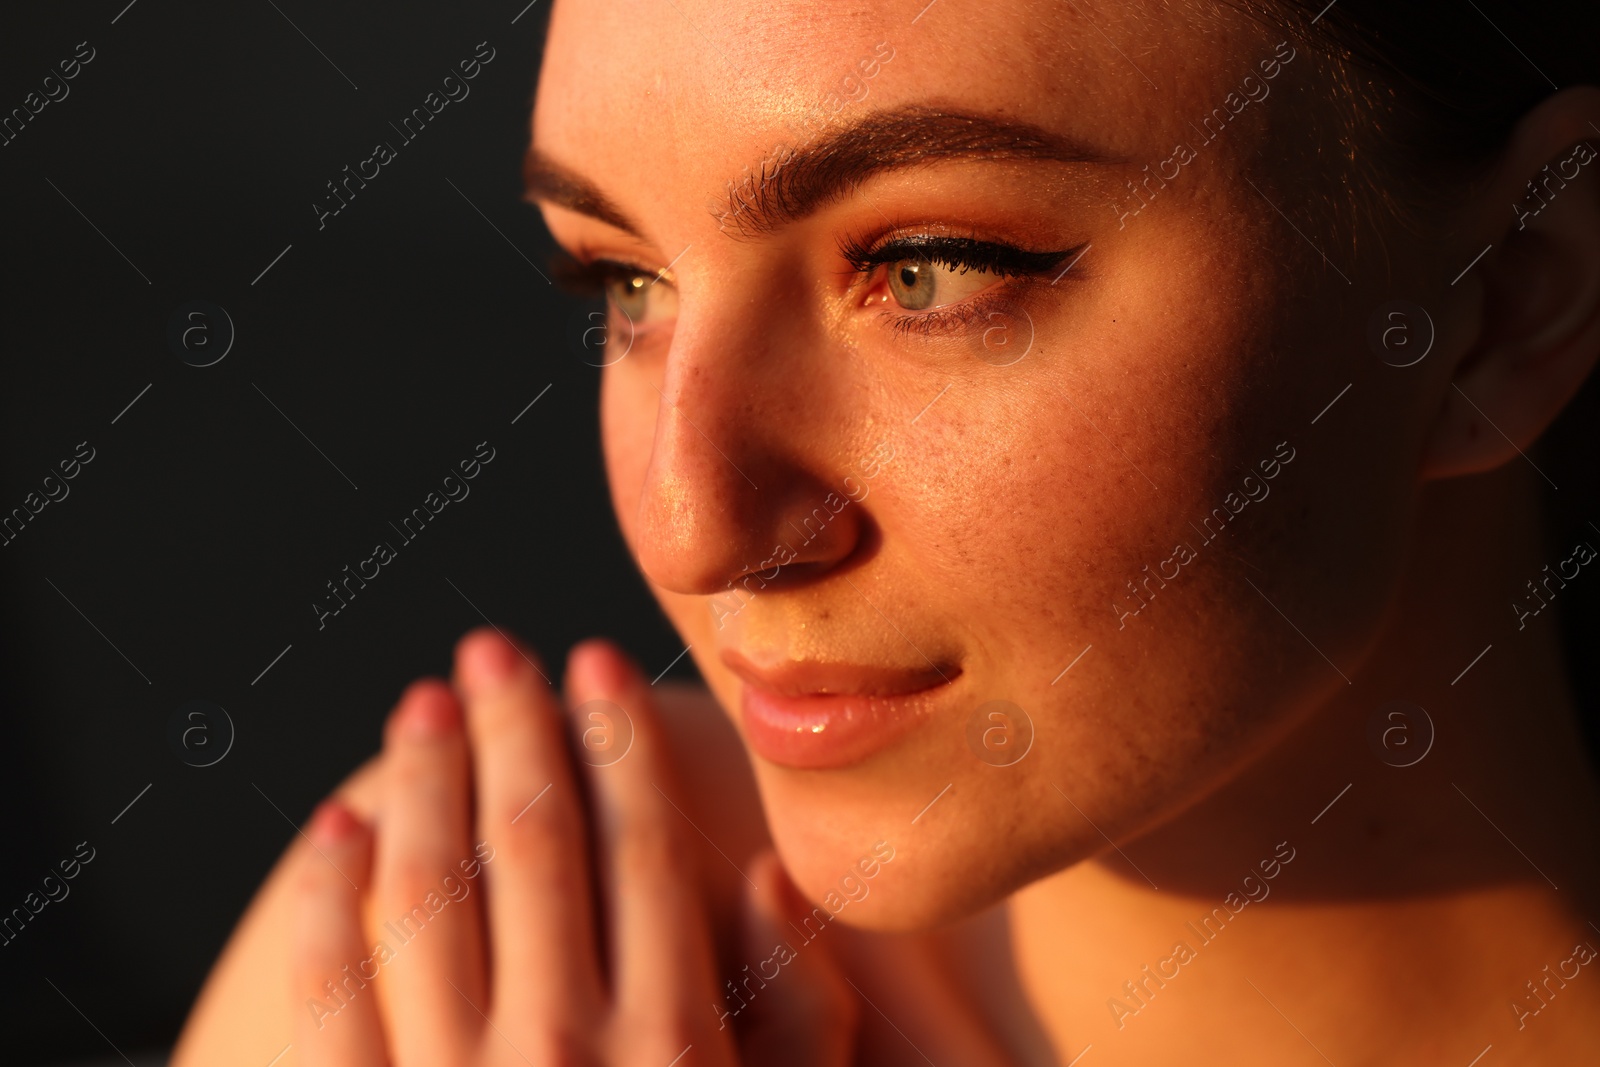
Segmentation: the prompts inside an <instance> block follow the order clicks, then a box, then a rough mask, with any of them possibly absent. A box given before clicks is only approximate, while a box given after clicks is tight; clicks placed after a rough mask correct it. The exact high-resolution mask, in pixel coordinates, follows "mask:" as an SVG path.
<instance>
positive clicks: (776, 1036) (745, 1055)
mask: <svg viewBox="0 0 1600 1067" xmlns="http://www.w3.org/2000/svg"><path fill="white" fill-rule="evenodd" d="M750 876H751V878H752V880H753V881H754V882H755V884H756V886H757V887H758V888H754V889H751V888H749V887H747V888H746V890H745V895H744V914H743V921H742V923H741V929H740V934H741V937H740V942H741V948H742V950H743V953H744V957H745V959H746V960H747V961H751V962H747V963H746V965H745V967H744V969H743V970H741V971H740V976H739V977H736V978H735V979H734V984H735V986H736V987H737V988H738V992H739V999H734V998H732V997H730V998H728V1000H727V1002H726V1005H725V1009H724V1010H726V1011H727V1012H728V1015H729V1018H728V1019H727V1020H725V1021H726V1022H728V1023H730V1024H731V1022H732V1017H734V1016H737V1018H738V1021H739V1023H740V1033H741V1035H742V1036H741V1039H740V1042H739V1047H740V1052H741V1059H742V1061H743V1062H745V1063H762V1064H771V1065H773V1067H824V1065H827V1067H832V1065H835V1064H847V1063H850V1062H851V1059H852V1055H853V1050H854V1048H855V1034H856V1027H857V1025H858V1023H859V1020H860V1005H859V1003H858V1001H857V999H856V997H855V991H854V990H852V989H851V988H850V985H849V982H848V981H847V980H846V979H845V975H844V970H843V968H841V967H840V966H839V963H838V961H837V960H836V959H834V957H833V954H832V953H831V952H830V951H829V950H828V946H827V945H826V944H824V943H823V939H822V938H818V939H817V940H815V941H805V940H804V939H802V938H797V937H796V936H795V931H796V930H797V929H798V927H796V926H795V925H794V923H795V921H796V920H798V919H803V918H805V917H807V916H808V913H809V912H810V904H809V902H808V901H806V900H805V899H804V898H803V897H802V896H801V895H800V891H799V890H798V889H796V888H795V886H794V883H793V882H791V881H790V880H789V875H788V872H786V871H785V870H784V869H783V864H782V863H780V862H779V861H778V857H777V854H776V853H774V852H772V851H771V850H770V849H769V850H767V851H764V852H762V853H761V855H759V856H758V857H756V859H755V861H754V862H753V863H752V864H751V865H750ZM797 942H798V943H797ZM752 975H753V976H754V978H753V980H752V977H751V976H752Z"/></svg>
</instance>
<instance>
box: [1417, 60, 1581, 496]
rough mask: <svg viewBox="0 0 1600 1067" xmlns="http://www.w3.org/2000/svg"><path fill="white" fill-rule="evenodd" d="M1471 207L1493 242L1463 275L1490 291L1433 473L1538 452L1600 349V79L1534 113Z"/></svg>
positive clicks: (1453, 388)
mask: <svg viewBox="0 0 1600 1067" xmlns="http://www.w3.org/2000/svg"><path fill="white" fill-rule="evenodd" d="M1507 205H1509V206H1510V210H1507ZM1468 210H1469V211H1470V212H1471V213H1472V217H1473V218H1475V219H1476V220H1477V221H1478V225H1475V226H1473V227H1472V229H1473V230H1475V231H1476V232H1478V233H1480V234H1482V236H1481V237H1480V238H1479V240H1480V241H1483V242H1492V243H1493V247H1492V248H1490V249H1489V251H1488V253H1487V254H1486V255H1484V257H1483V258H1482V259H1481V260H1480V261H1479V262H1478V263H1477V264H1475V265H1474V266H1472V267H1471V268H1470V269H1469V270H1468V271H1467V272H1466V274H1465V276H1464V277H1462V278H1459V279H1458V280H1457V281H1456V282H1455V283H1452V284H1454V285H1460V286H1474V287H1476V288H1477V289H1478V291H1479V295H1478V296H1477V297H1476V298H1475V299H1476V303H1477V312H1478V315H1477V317H1478V327H1479V328H1478V333H1477V336H1476V338H1475V339H1474V340H1473V341H1472V342H1471V343H1470V344H1469V345H1468V347H1467V350H1466V351H1465V353H1464V354H1463V355H1462V357H1461V359H1460V361H1459V362H1458V363H1457V364H1456V366H1455V369H1454V373H1453V377H1452V379H1451V381H1450V384H1449V386H1448V387H1447V388H1446V389H1445V390H1444V395H1443V397H1442V399H1441V403H1440V410H1439V414H1438V418H1437V421H1436V422H1435V425H1434V427H1433V431H1432V435H1431V438H1430V440H1429V442H1428V445H1427V448H1426V449H1425V451H1424V455H1423V462H1422V470H1421V474H1422V476H1423V477H1424V478H1448V477H1453V476H1456V475H1462V474H1476V473H1479V472H1482V471H1488V470H1493V469H1494V468H1496V467H1499V466H1500V465H1501V464H1503V463H1506V462H1508V461H1509V460H1512V459H1516V458H1517V457H1518V456H1519V454H1522V453H1526V451H1527V450H1528V449H1530V448H1532V447H1533V443H1534V441H1535V440H1537V439H1538V437H1539V435H1540V434H1542V433H1544V431H1545V429H1546V427H1548V426H1549V425H1550V424H1551V423H1552V422H1554V421H1555V418H1556V416H1557V415H1559V414H1560V413H1561V409H1562V408H1563V407H1565V406H1566V404H1567V401H1569V400H1570V399H1572V396H1573V394H1574V393H1576V392H1577V391H1578V388H1579V386H1581V385H1582V384H1583V382H1584V379H1585V378H1587V377H1588V375H1589V372H1590V370H1592V369H1593V367H1594V364H1595V361H1596V357H1597V356H1600V89H1597V88H1594V87H1592V86H1578V87H1575V88H1571V89H1564V90H1562V91H1560V92H1558V93H1555V94H1554V95H1552V96H1550V97H1548V98H1546V99H1545V100H1544V101H1543V102H1542V103H1540V104H1539V106H1538V107H1536V108H1534V109H1533V110H1532V111H1529V112H1528V113H1527V114H1526V115H1524V116H1523V118H1522V120H1521V121H1520V122H1519V123H1518V124H1517V127H1516V129H1515V130H1514V131H1513V133H1512V135H1511V138H1510V140H1509V141H1508V142H1507V144H1506V148H1505V150H1504V152H1503V153H1502V155H1501V157H1500V160H1499V162H1498V163H1497V164H1496V165H1495V169H1494V171H1493V172H1492V174H1491V177H1490V178H1489V179H1488V180H1487V181H1486V182H1485V184H1484V186H1483V188H1482V190H1481V192H1480V193H1477V194H1474V196H1473V206H1472V207H1470V208H1469V209H1468ZM1497 217H1498V221H1496V219H1497Z"/></svg>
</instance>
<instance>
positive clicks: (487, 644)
mask: <svg viewBox="0 0 1600 1067" xmlns="http://www.w3.org/2000/svg"><path fill="white" fill-rule="evenodd" d="M525 662H526V663H534V666H535V669H536V670H538V665H537V663H536V662H535V661H534V658H533V656H532V655H531V654H530V653H529V652H528V651H527V650H526V649H523V648H520V647H518V645H517V644H515V643H514V642H513V641H512V640H511V639H510V638H508V637H506V636H505V635H504V634H502V633H500V631H498V630H496V629H494V628H492V627H479V628H478V629H476V630H473V631H472V632H471V633H468V634H467V635H466V636H465V637H463V638H462V639H461V640H460V641H459V642H457V643H456V681H457V682H458V683H459V684H460V685H461V687H462V688H463V689H465V690H466V691H467V692H468V693H482V692H488V691H492V690H496V689H501V688H504V687H505V685H506V684H507V683H509V682H510V681H511V680H512V679H513V678H515V677H516V675H517V671H518V670H519V669H521V665H522V664H523V663H525ZM539 673H540V674H541V675H542V674H543V673H544V672H543V671H542V670H540V671H539Z"/></svg>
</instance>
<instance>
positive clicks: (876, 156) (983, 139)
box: [523, 105, 1117, 237]
mask: <svg viewBox="0 0 1600 1067" xmlns="http://www.w3.org/2000/svg"><path fill="white" fill-rule="evenodd" d="M960 159H969V160H985V161H1001V160H1006V161H1009V160H1022V161H1043V162H1055V163H1110V162H1117V160H1116V159H1114V158H1113V157H1111V156H1108V155H1106V154H1105V153H1104V152H1101V151H1099V150H1098V149H1096V148H1094V147H1092V146H1090V145H1088V144H1085V143H1084V142H1081V141H1077V140H1075V139H1073V138H1070V137H1064V136H1062V135H1060V134H1056V133H1052V132H1050V131H1048V130H1045V129H1043V128H1042V127H1039V126H1035V125H1032V124H1030V123H1024V122H1012V121H1008V120H1005V119H996V118H991V117H989V116H986V115H979V114H974V113H969V112H963V111H955V110H949V109H945V108H936V107H927V106H917V105H912V106H906V107H900V108H894V109H889V110H881V111H874V112H870V113H868V114H866V115H864V116H862V117H861V118H859V119H857V120H855V121H854V122H852V123H850V124H849V125H847V126H844V127H841V128H840V129H838V130H834V131H831V132H829V133H826V134H822V135H817V136H813V137H812V138H811V139H810V140H808V141H806V142H804V143H802V144H801V145H799V146H797V147H794V148H785V149H782V150H775V151H774V152H773V153H771V154H769V155H768V156H767V157H766V158H765V159H762V160H761V161H760V162H759V163H758V164H756V166H755V167H753V168H749V167H747V168H746V169H745V172H744V175H743V176H742V177H741V178H739V179H738V180H735V181H729V182H728V185H727V190H726V195H727V206H726V207H725V208H720V209H718V210H716V211H714V212H713V213H712V214H713V216H714V217H715V218H716V219H717V221H718V225H719V227H720V228H721V229H723V230H724V231H725V232H726V231H727V230H728V228H729V226H730V225H732V226H733V227H734V228H736V229H737V230H738V231H739V232H741V233H742V234H744V235H747V236H748V235H754V234H770V233H775V232H776V231H778V230H780V229H782V228H783V227H784V226H787V225H789V224H790V223H793V222H796V221H798V220H800V219H803V218H805V217H806V216H808V215H810V214H812V213H813V212H815V211H817V210H818V209H819V208H822V207H824V206H825V205H827V204H829V203H831V202H832V201H834V200H837V199H838V198H839V197H841V196H843V195H845V194H846V193H848V192H849V191H850V190H852V189H854V188H856V187H857V186H859V185H861V184H862V183H863V182H865V181H866V180H867V179H868V178H870V177H872V176H874V175H876V174H879V173H882V172H885V171H890V170H899V169H903V168H906V167H913V166H917V165H919V164H928V163H937V162H943V161H946V160H960ZM523 184H524V186H525V188H526V193H525V196H526V198H527V199H529V200H543V201H547V202H549V203H552V204H556V205H559V206H561V207H564V208H568V209H570V210H572V211H576V212H579V213H581V214H585V215H589V216H591V217H593V218H596V219H599V220H600V221H601V222H604V223H607V224H608V225H611V226H615V227H616V228H617V229H619V230H622V231H624V232H625V233H629V234H632V235H634V236H635V237H641V230H640V227H639V226H638V225H637V224H636V223H634V222H633V220H631V219H630V218H629V217H628V216H627V215H626V214H625V213H624V212H623V211H622V210H621V209H619V208H618V207H617V206H616V204H615V203H613V202H612V201H611V199H610V198H609V197H607V196H606V195H605V194H604V193H603V192H601V191H600V189H599V187H598V186H596V185H595V184H594V183H593V182H592V181H590V180H589V179H587V178H585V177H583V176H582V175H580V174H579V173H577V172H576V171H574V170H572V169H571V168H569V167H567V166H565V165H564V164H561V163H559V162H557V161H556V160H554V159H552V158H550V157H549V156H548V155H546V154H544V153H543V152H541V151H540V150H539V149H538V148H537V147H535V146H531V145H530V146H529V148H528V154H527V157H526V159H525V160H524V161H523Z"/></svg>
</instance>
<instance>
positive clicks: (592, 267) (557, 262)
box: [550, 252, 656, 299]
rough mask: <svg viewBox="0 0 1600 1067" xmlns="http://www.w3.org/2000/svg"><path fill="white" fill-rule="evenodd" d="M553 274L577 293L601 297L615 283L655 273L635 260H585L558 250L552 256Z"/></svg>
mask: <svg viewBox="0 0 1600 1067" xmlns="http://www.w3.org/2000/svg"><path fill="white" fill-rule="evenodd" d="M550 274H551V277H552V278H553V279H554V280H555V283H556V284H557V285H559V286H561V288H563V289H565V290H566V291H567V292H569V293H572V294H573V295H575V296H582V297H589V298H591V299H600V298H603V297H604V296H605V295H606V290H607V288H609V287H610V286H611V285H612V284H613V283H615V282H626V281H629V280H631V279H633V278H638V277H641V276H642V277H646V278H653V277H655V276H656V272H655V271H653V270H646V269H645V268H643V267H640V266H636V265H635V264H632V263H623V262H621V261H620V260H615V259H594V260H589V261H588V262H585V261H583V260H580V259H578V258H576V257H575V256H572V255H570V254H568V253H566V252H557V253H556V254H555V255H554V256H552V257H551V259H550Z"/></svg>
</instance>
